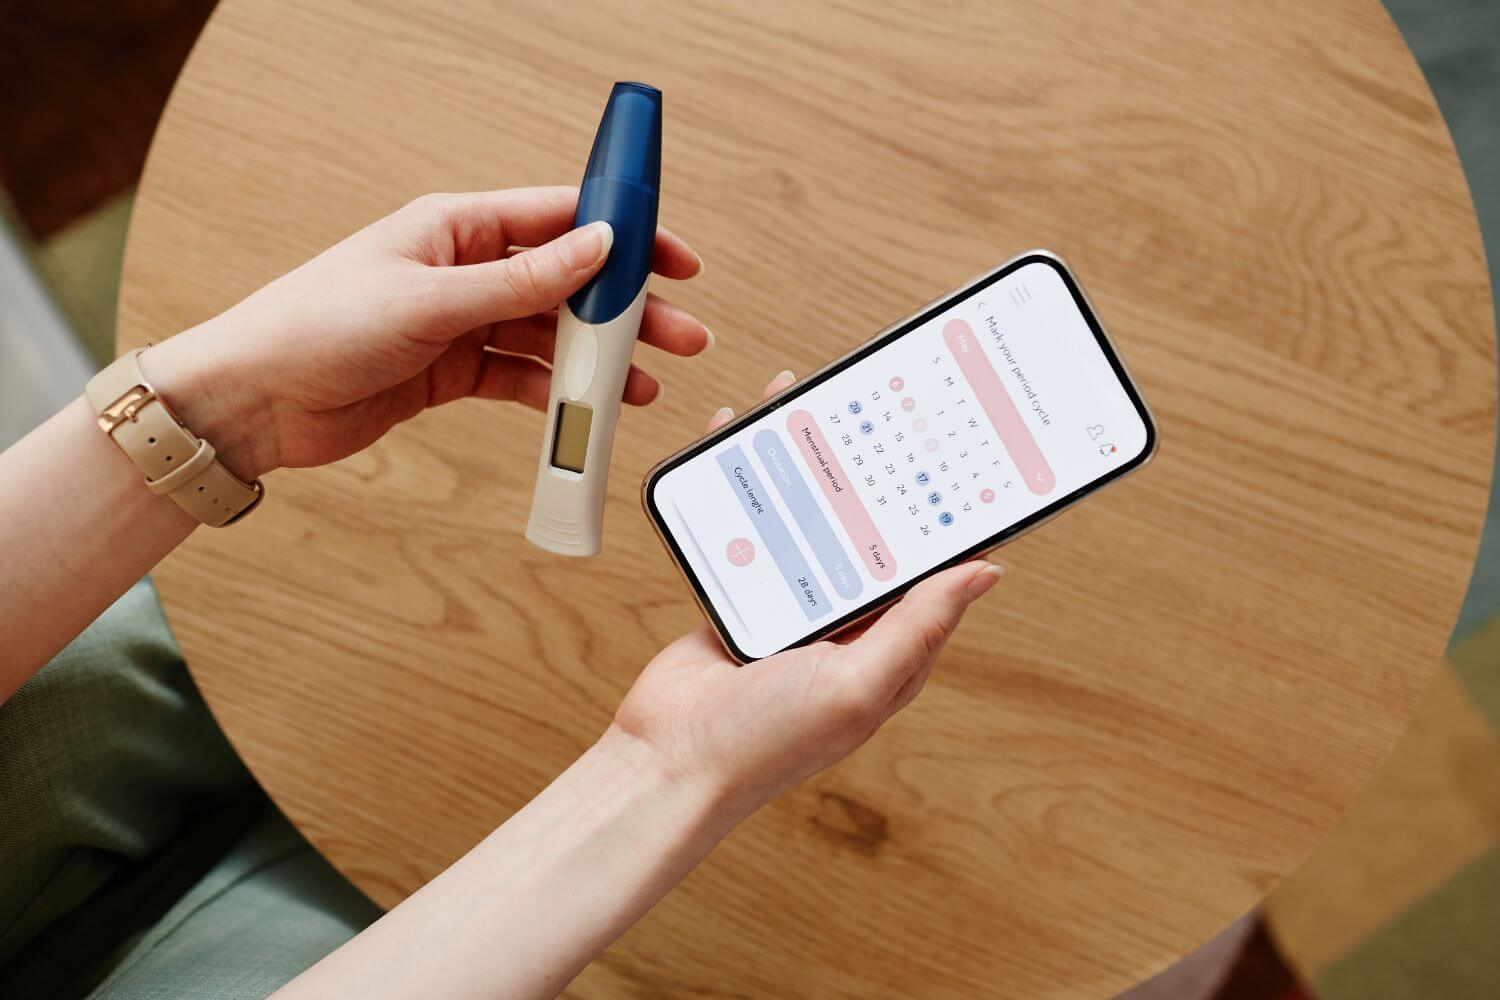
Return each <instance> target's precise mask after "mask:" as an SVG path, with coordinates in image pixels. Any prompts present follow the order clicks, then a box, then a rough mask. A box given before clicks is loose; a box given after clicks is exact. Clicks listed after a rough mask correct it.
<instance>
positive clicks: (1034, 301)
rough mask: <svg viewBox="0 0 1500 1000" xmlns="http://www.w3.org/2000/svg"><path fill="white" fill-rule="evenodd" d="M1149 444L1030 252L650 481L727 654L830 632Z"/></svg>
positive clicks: (1071, 303)
mask: <svg viewBox="0 0 1500 1000" xmlns="http://www.w3.org/2000/svg"><path fill="white" fill-rule="evenodd" d="M1154 439H1155V432H1154V429H1153V427H1152V425H1151V423H1150V418H1149V416H1148V414H1147V412H1146V409H1145V406H1144V405H1143V404H1142V402H1141V399H1140V396H1139V394H1138V393H1137V391H1136V390H1135V388H1134V387H1133V386H1132V385H1131V384H1130V382H1129V379H1128V377H1127V376H1126V375H1125V372H1124V369H1123V367H1122V366H1121V365H1120V362H1119V359H1118V358H1117V357H1116V355H1115V353H1114V351H1113V349H1112V348H1111V347H1110V345H1109V342H1108V340H1107V338H1106V337H1105V336H1104V334H1103V331H1102V330H1101V329H1100V327H1099V324H1098V322H1097V320H1096V319H1095V318H1094V316H1093V314H1092V312H1091V311H1090V310H1089V308H1088V306H1087V303H1086V302H1085V301H1084V299H1083V296H1082V294H1081V293H1080V292H1079V290H1078V287H1077V285H1076V283H1075V281H1074V279H1073V277H1072V275H1071V274H1070V273H1069V272H1068V271H1067V269H1066V268H1065V267H1064V266H1063V265H1062V264H1061V263H1060V262H1059V261H1057V260H1056V259H1054V258H1052V257H1050V256H1046V255H1040V254H1035V255H1030V256H1027V257H1023V258H1020V259H1019V260H1017V261H1014V262H1012V263H1011V264H1010V265H1008V266H1006V267H1004V268H1001V269H1000V270H999V271H997V272H995V273H994V274H992V275H990V276H989V277H987V278H985V279H983V280H981V281H980V282H978V283H977V284H976V285H974V286H971V287H969V288H967V289H964V290H962V291H960V292H958V293H956V294H955V295H954V296H952V297H950V298H948V299H946V300H944V301H942V302H940V303H938V304H937V305H936V306H933V307H932V308H931V309H929V310H927V311H925V312H923V313H922V314H920V315H918V316H917V317H915V318H914V319H912V320H911V321H909V322H908V323H906V324H904V325H903V326H901V327H899V328H897V329H896V330H894V331H892V332H890V333H888V334H886V335H885V336H883V337H881V338H878V339H877V340H875V341H873V342H871V343H870V344H868V345H866V346H865V347H864V348H861V349H860V350H858V351H856V352H855V353H854V354H853V355H851V356H850V357H849V358H847V359H845V360H844V361H842V362H840V363H839V364H837V365H834V366H832V367H830V368H829V369H826V370H825V371H823V372H821V373H820V374H819V375H817V376H815V377H813V378H810V379H808V380H807V381H806V382H805V383H803V384H802V385H799V386H797V387H795V388H794V389H793V390H792V391H791V392H788V393H786V394H784V395H783V396H781V397H780V398H779V399H777V400H776V401H775V402H774V404H773V405H772V406H770V407H768V408H767V409H765V410H763V411H761V412H760V413H758V414H756V416H755V418H754V419H752V420H750V421H748V422H745V423H742V424H739V425H731V426H730V427H728V428H725V429H724V430H723V431H721V432H719V433H718V434H716V435H712V436H710V437H709V438H707V439H705V441H703V442H700V443H699V444H698V445H696V446H694V448H692V449H690V450H689V451H688V452H686V453H684V454H682V455H679V456H677V457H676V458H674V459H671V460H669V461H668V462H666V463H664V464H663V465H662V466H660V467H659V468H658V469H656V470H655V471H654V472H653V473H652V476H651V477H650V478H649V479H648V481H647V486H646V503H647V507H648V510H649V511H650V513H651V515H652V516H653V517H655V518H656V520H657V523H658V524H659V525H660V526H661V528H662V532H663V534H664V536H665V537H666V538H667V541H668V544H669V545H670V546H671V548H672V549H673V551H674V553H675V554H676V555H677V558H678V560H679V561H680V563H681V564H682V566H683V568H684V570H685V572H686V574H687V576H688V578H689V581H690V582H691V583H692V585H693V586H694V587H695V588H696V589H697V590H698V593H699V596H700V598H701V599H702V602H703V604H704V605H705V606H706V607H707V609H708V610H709V613H710V615H711V616H712V617H713V618H714V619H715V623H716V624H717V625H718V627H719V631H720V634H721V635H723V636H724V637H725V638H726V639H727V641H728V642H729V645H730V649H731V652H734V653H735V654H736V655H737V656H739V657H740V658H741V659H745V660H750V659H758V658H760V657H763V656H768V655H770V654H772V653H774V652H778V651H779V650H782V649H785V648H787V647H788V646H792V645H796V644H798V643H801V642H804V641H808V640H811V639H814V638H817V637H821V636H823V635H827V634H829V633H831V632H833V631H836V630H837V629H838V628H841V627H842V626H843V625H845V624H847V623H848V622H850V621H853V620H854V619H856V618H858V617H859V616H861V615H863V614H865V613H867V612H868V611H869V610H871V609H872V608H874V607H877V606H879V605H880V604H882V603H884V602H885V601H886V600H888V599H890V597H891V596H892V592H894V591H897V590H901V589H904V588H905V587H907V586H909V585H910V584H911V583H913V582H914V581H916V580H917V579H918V578H920V577H922V576H924V575H927V574H929V573H931V572H933V571H935V570H936V569H938V568H941V567H942V566H944V565H949V564H952V563H953V562H956V561H958V560H960V559H963V558H967V557H968V556H970V555H972V554H974V553H977V552H980V551H983V550H984V549H986V548H988V547H990V546H992V545H994V544H996V543H997V542H999V541H1002V540H1004V538H1006V537H1008V536H1010V535H1012V534H1015V533H1018V532H1019V531H1021V530H1024V529H1025V528H1026V527H1028V526H1029V525H1031V524H1033V523H1035V522H1037V521H1039V520H1040V519H1042V518H1044V517H1046V516H1047V515H1048V514H1050V513H1052V512H1054V511H1056V510H1058V509H1060V508H1062V507H1064V506H1067V505H1068V504H1069V503H1071V502H1073V501H1075V500H1077V499H1078V498H1080V497H1081V496H1082V495H1084V494H1086V493H1088V492H1089V491H1091V490H1092V489H1094V488H1097V486H1099V485H1101V484H1102V483H1104V482H1106V481H1108V480H1110V479H1113V478H1115V477H1117V476H1119V475H1122V474H1123V473H1125V472H1127V471H1129V470H1130V469H1131V468H1133V467H1135V466H1137V465H1139V464H1141V463H1142V462H1144V461H1145V460H1146V458H1148V457H1149V455H1150V452H1151V449H1152V447H1153V446H1154Z"/></svg>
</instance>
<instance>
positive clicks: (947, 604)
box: [605, 372, 1002, 823]
mask: <svg viewBox="0 0 1500 1000" xmlns="http://www.w3.org/2000/svg"><path fill="white" fill-rule="evenodd" d="M791 382H792V376H791V373H790V372H784V373H782V374H781V375H779V376H778V377H777V378H775V379H773V380H772V382H771V384H770V385H768V386H766V391H765V395H766V396H771V395H774V394H775V393H778V392H780V391H781V390H782V389H785V388H786V387H787V386H788V385H790V384H791ZM732 416H733V414H732V412H730V411H729V410H728V409H727V408H726V409H722V410H720V411H719V412H718V413H716V414H715V415H714V417H713V419H712V420H711V421H710V422H709V430H713V429H715V428H716V427H718V426H720V425H722V424H723V423H725V422H726V421H728V420H729V419H730V418H731V417H732ZM1001 573H1002V570H1001V568H1000V567H999V566H997V565H994V564H992V563H989V562H985V561H983V560H979V561H975V562H968V563H964V564H962V565H959V566H955V567H953V568H951V569H947V570H944V571H943V572H941V573H937V574H934V575H933V576H931V577H929V578H927V579H926V580H923V581H922V582H921V583H919V584H917V585H916V586H915V587H913V588H912V589H911V590H910V591H909V592H908V593H907V594H906V595H905V596H904V597H902V598H901V600H900V601H898V602H896V603H895V604H894V605H892V606H891V607H890V608H889V609H887V610H886V611H885V612H884V613H883V614H882V615H881V616H880V617H879V618H878V619H877V620H875V621H874V622H873V623H871V624H867V625H861V626H858V627H856V629H854V630H852V631H850V632H846V633H844V634H843V635H840V636H838V637H836V638H835V639H833V640H825V641H823V642H816V643H813V644H811V645H808V646H803V647H800V648H797V649H791V650H788V651H786V652H784V653H778V654H776V655H775V656H770V657H767V658H765V659H763V660H759V661H757V662H755V663H752V664H749V665H748V666H743V667H742V666H740V665H739V664H738V663H736V662H735V661H734V660H733V659H731V658H730V656H729V655H728V654H727V653H726V652H725V651H724V647H723V646H722V645H720V643H719V640H718V639H717V638H716V637H715V635H714V633H713V631H712V630H711V629H710V628H709V626H708V624H707V623H706V622H705V623H704V624H702V625H700V626H699V627H698V628H696V629H694V630H693V631H692V632H689V633H688V634H687V635H685V636H683V637H682V638H681V639H679V640H677V641H676V642H674V643H672V645H670V646H668V647H667V648H666V649H664V650H662V652H661V653H660V654H658V655H657V656H656V658H655V659H653V660H652V661H651V662H650V663H649V664H647V666H646V669H645V670H644V671H643V672H642V673H641V676H640V678H639V679H638V680H637V681H636V683H635V685H634V686H633V687H632V688H631V689H630V692H629V693H628V694H627V695H626V696H625V700H624V701H623V702H622V703H621V705H620V708H619V710H618V711H617V712H616V713H615V721H614V724H613V725H612V726H611V727H610V731H609V732H608V733H607V734H606V736H605V742H609V741H615V742H616V743H627V744H636V746H634V747H633V748H632V749H634V750H635V751H636V753H634V754H633V756H634V757H636V758H637V759H639V758H640V756H642V754H644V755H645V756H646V757H647V758H648V759H652V760H654V762H655V763H656V764H657V765H658V766H659V767H661V768H662V769H663V770H665V771H666V772H668V773H669V774H670V775H671V776H672V777H673V778H675V779H677V780H679V781H683V782H687V783H690V784H696V785H700V786H706V788H705V791H706V793H707V795H708V796H709V797H710V798H711V799H712V801H714V802H715V803H716V808H717V809H718V810H719V811H720V813H721V816H720V819H721V820H722V821H724V822H727V823H734V822H738V821H739V820H740V819H742V818H744V817H745V816H748V815H749V814H750V813H751V812H753V811H754V810H755V809H757V808H759V807H760V806H761V805H763V804H764V803H765V802H767V801H769V800H770V799H771V798H773V797H775V796H776V795H777V794H779V793H780V792H781V791H783V790H785V789H787V788H789V787H791V786H792V785H795V784H797V783H798V782H800V781H802V780H803V779H805V778H807V777H810V776H811V775H813V774H815V773H817V772H818V771H821V770H823V769H824V768H826V767H828V766H830V765H831V764H834V763H836V762H837V761H839V760H841V759H842V758H844V757H845V756H847V755H848V754H849V753H851V752H852V751H853V750H855V749H856V748H858V747H859V746H860V745H861V744H862V743H864V742H865V741H866V740H867V739H869V738H870V737H871V736H872V735H873V734H874V732H875V730H877V729H879V728H880V726H881V725H882V724H884V723H885V721H886V720H887V719H889V718H890V717H891V716H893V715H895V714H896V713H897V712H899V711H900V710H901V709H902V708H904V707H906V705H908V704H910V702H911V700H912V699H913V698H915V697H916V696H917V693H918V692H919V691H921V689H922V685H923V684H924V683H926V681H927V676H928V674H929V673H930V672H931V670H932V665H933V662H934V661H935V660H936V659H937V656H938V653H939V652H941V651H942V649H943V646H944V644H945V643H946V642H947V641H948V638H949V636H951V635H952V634H953V631H954V629H956V628H957V627H958V623H959V620H960V619H961V618H962V617H963V613H964V611H965V610H966V609H967V608H968V606H969V605H970V604H971V603H973V602H974V601H975V600H977V599H978V598H979V597H980V596H981V595H983V594H984V593H985V592H986V591H988V590H989V589H990V588H991V587H993V586H994V584H995V583H996V581H998V580H999V579H1000V575H1001Z"/></svg>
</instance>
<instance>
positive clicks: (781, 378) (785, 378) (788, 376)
mask: <svg viewBox="0 0 1500 1000" xmlns="http://www.w3.org/2000/svg"><path fill="white" fill-rule="evenodd" d="M772 381H775V382H795V381H797V376H795V375H793V374H792V370H791V369H790V368H788V369H786V370H785V371H783V372H782V373H781V374H780V375H777V376H776V378H775V379H773V380H772Z"/></svg>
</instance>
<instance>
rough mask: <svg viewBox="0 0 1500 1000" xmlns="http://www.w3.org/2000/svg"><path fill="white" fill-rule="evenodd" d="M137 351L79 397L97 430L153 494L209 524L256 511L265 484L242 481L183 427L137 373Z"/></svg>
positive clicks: (103, 373)
mask: <svg viewBox="0 0 1500 1000" xmlns="http://www.w3.org/2000/svg"><path fill="white" fill-rule="evenodd" d="M142 350H145V349H144V348H141V349H140V350H134V351H130V352H128V353H126V354H123V355H121V356H120V357H119V358H116V359H115V361H114V362H113V363H112V364H110V365H109V366H108V367H106V368H105V369H104V370H103V371H101V372H99V374H97V375H95V376H94V377H93V378H91V379H89V382H88V386H87V387H86V388H85V389H84V395H85V396H86V397H87V398H88V401H89V405H90V406H91V407H93V409H94V413H95V414H96V416H97V419H98V421H99V429H100V430H102V431H104V433H106V434H108V435H109V436H110V439H111V440H113V441H114V443H115V444H116V445H118V446H119V447H120V450H121V451H123V452H124V453H125V454H126V456H127V457H129V459H130V460H131V461H132V462H134V463H135V464H136V465H137V466H139V467H140V469H141V471H142V472H144V473H145V474H146V486H147V488H149V489H150V490H151V492H152V493H156V494H163V495H166V496H169V497H171V498H172V499H173V500H174V501H176V502H177V505H178V506H179V507H181V508H182V509H183V510H185V511H187V512H188V513H189V514H191V515H193V517H195V518H197V519H198V520H199V521H201V522H203V523H204V524H207V525H209V526H211V527H215V528H220V527H223V526H224V525H227V524H232V523H234V522H235V521H237V520H239V519H240V518H242V517H244V516H245V515H246V514H248V513H250V512H251V511H252V510H254V509H255V505H256V504H258V503H260V501H261V498H262V497H264V496H265V495H266V490H265V487H264V486H262V485H261V483H260V480H259V479H257V480H255V481H254V482H252V483H245V482H242V481H241V480H240V479H239V477H237V476H235V474H234V473H232V472H230V471H229V470H228V469H226V468H224V466H223V465H221V464H220V463H219V462H218V461H217V460H216V459H215V458H214V449H213V445H211V444H209V443H208V442H207V441H204V440H202V439H201V438H199V437H197V436H195V435H194V434H193V432H192V431H190V430H188V429H187V428H186V427H184V426H183V423H182V421H181V420H179V419H178V418H177V414H175V413H173V412H172V408H171V407H169V406H168V405H167V401H166V400H164V399H162V398H161V396H159V395H157V394H156V390H155V389H153V388H151V384H150V383H149V382H147V381H146V377H145V375H143V374H142V373H141V363H140V354H141V351H142Z"/></svg>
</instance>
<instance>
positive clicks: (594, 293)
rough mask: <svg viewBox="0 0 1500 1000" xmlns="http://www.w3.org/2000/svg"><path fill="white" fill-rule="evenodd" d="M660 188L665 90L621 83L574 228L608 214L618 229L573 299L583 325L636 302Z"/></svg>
mask: <svg viewBox="0 0 1500 1000" xmlns="http://www.w3.org/2000/svg"><path fill="white" fill-rule="evenodd" d="M660 189H661V91H659V90H657V89H656V88H655V87H648V86H647V85H646V84H644V83H617V84H615V86H614V89H613V90H611V91H610V92H609V103H607V104H606V105H605V106H604V117H603V118H601V119H600V120H599V131H598V132H597V133H595V135H594V149H593V152H591V153H590V154H589V165H588V169H587V170H585V171H584V174H583V186H582V187H581V188H580V190H579V192H578V210H577V211H576V212H575V213H574V215H573V225H574V227H575V228H576V227H578V226H585V225H588V224H589V223H590V222H597V221H598V220H600V219H603V220H604V221H605V222H608V223H609V224H610V225H611V226H612V227H613V228H614V231H615V242H614V245H613V246H612V247H611V248H610V251H609V260H608V261H606V262H605V264H604V267H603V268H602V269H601V270H600V271H599V273H598V274H596V275H594V276H593V277H592V278H590V279H589V281H588V284H586V285H584V286H583V287H582V288H580V289H579V290H578V291H577V292H575V293H573V295H572V297H570V298H569V299H568V306H569V307H570V308H571V309H572V310H573V315H575V316H577V317H578V318H579V319H581V320H583V321H584V322H585V323H594V324H599V323H607V322H609V321H610V320H612V319H614V318H615V317H616V316H618V315H620V313H622V312H624V311H625V308H626V307H627V306H629V305H630V303H631V302H633V301H635V297H636V296H637V295H639V294H640V291H641V288H642V287H644V286H645V284H646V279H647V278H648V277H650V275H651V252H652V248H653V247H654V246H655V243H656V206H657V197H658V192H659V190H660Z"/></svg>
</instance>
